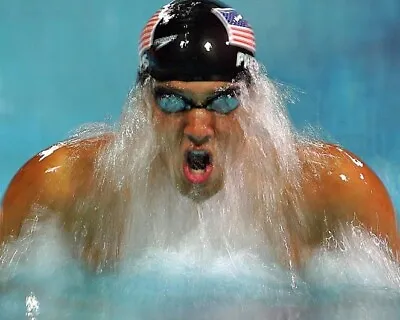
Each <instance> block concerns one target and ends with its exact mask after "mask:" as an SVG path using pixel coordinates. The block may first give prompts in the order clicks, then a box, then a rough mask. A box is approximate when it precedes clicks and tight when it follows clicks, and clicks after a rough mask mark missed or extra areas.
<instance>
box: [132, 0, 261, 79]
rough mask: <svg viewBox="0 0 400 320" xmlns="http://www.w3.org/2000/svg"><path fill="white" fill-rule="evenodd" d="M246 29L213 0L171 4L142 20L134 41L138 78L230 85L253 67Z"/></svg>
mask: <svg viewBox="0 0 400 320" xmlns="http://www.w3.org/2000/svg"><path fill="white" fill-rule="evenodd" d="M255 47H256V44H255V38H254V32H253V30H252V28H251V26H250V25H249V24H248V22H247V21H246V20H244V19H243V17H242V16H241V15H240V14H239V13H238V12H237V11H236V10H235V9H233V8H230V7H228V6H226V5H225V4H223V3H222V2H220V1H214V0H203V1H195V0H176V1H173V2H171V3H169V4H167V5H165V6H164V7H162V8H161V9H160V10H158V11H157V12H156V13H155V14H154V15H153V16H152V17H151V18H150V20H149V21H148V22H147V24H146V26H145V28H144V29H143V32H142V34H141V38H140V43H139V59H140V66H139V77H138V81H143V80H144V79H145V78H146V76H148V75H150V76H151V77H153V78H155V79H156V80H159V81H169V80H180V81H232V80H234V79H237V78H238V77H240V76H241V75H245V74H246V73H247V74H248V72H246V71H248V68H249V66H250V65H251V64H252V63H254V61H255V60H254V54H255Z"/></svg>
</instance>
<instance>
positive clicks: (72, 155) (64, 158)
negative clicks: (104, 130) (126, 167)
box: [0, 134, 113, 241]
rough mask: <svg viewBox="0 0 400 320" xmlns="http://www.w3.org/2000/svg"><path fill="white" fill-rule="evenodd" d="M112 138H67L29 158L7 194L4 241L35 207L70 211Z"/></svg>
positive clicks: (2, 209) (3, 210)
mask: <svg viewBox="0 0 400 320" xmlns="http://www.w3.org/2000/svg"><path fill="white" fill-rule="evenodd" d="M112 140H113V135H112V134H104V135H101V136H96V137H92V138H87V139H79V140H78V139H71V140H66V141H63V142H60V143H57V144H55V145H52V146H50V147H49V148H46V149H44V150H42V151H41V152H39V153H38V154H36V155H35V156H33V157H32V158H31V159H29V160H28V161H27V162H26V163H25V164H24V165H23V166H22V167H21V168H20V169H19V170H18V172H17V173H16V174H15V176H14V177H13V178H12V180H11V182H10V183H9V185H8V188H7V190H6V192H5V194H4V197H3V200H2V203H1V207H0V213H1V215H2V224H1V230H2V232H0V241H1V238H4V235H8V234H18V233H19V228H20V225H21V223H22V221H23V220H24V219H25V218H26V216H27V215H28V214H29V213H30V212H31V211H32V210H33V209H34V207H35V206H38V207H44V208H46V209H50V210H53V211H63V210H67V209H66V208H67V207H68V205H69V204H70V203H72V201H73V199H74V197H75V196H76V195H77V192H79V190H78V189H79V188H82V186H84V185H85V184H88V183H90V180H91V179H92V177H93V170H94V165H95V161H96V158H97V156H98V155H99V154H100V152H101V151H102V150H103V149H104V148H105V147H106V146H107V145H108V144H109V143H110V142H111V141H112Z"/></svg>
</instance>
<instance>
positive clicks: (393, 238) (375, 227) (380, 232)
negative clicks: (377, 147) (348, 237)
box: [325, 148, 400, 260]
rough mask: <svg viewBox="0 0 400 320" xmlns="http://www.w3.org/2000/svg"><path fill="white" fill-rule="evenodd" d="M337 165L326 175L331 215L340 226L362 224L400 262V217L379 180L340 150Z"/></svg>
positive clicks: (328, 208) (366, 167) (363, 164)
mask: <svg viewBox="0 0 400 320" xmlns="http://www.w3.org/2000/svg"><path fill="white" fill-rule="evenodd" d="M332 154H333V156H334V157H333V158H332V161H334V162H335V164H334V165H333V166H332V170H331V171H330V172H329V173H326V175H325V179H326V181H325V189H326V190H325V194H326V198H327V200H328V205H327V211H326V212H327V214H328V216H330V217H329V218H330V220H331V221H333V223H334V224H335V225H336V227H337V226H338V225H343V224H349V223H350V224H359V225H361V226H363V227H364V228H365V229H366V230H368V231H370V232H372V233H374V234H375V235H377V236H379V237H380V238H382V239H385V240H387V242H388V244H389V246H390V248H391V249H392V250H393V254H394V257H395V258H396V259H397V260H398V258H399V250H400V242H399V235H398V231H397V223H396V213H395V209H394V207H393V204H392V201H391V199H390V196H389V194H388V192H387V190H386V188H385V186H384V185H383V183H382V181H381V180H380V179H379V178H378V176H377V175H376V174H375V173H374V172H373V171H372V170H371V169H370V168H369V167H368V166H367V165H366V164H365V163H363V162H362V161H361V160H360V159H359V158H357V157H356V156H355V155H354V154H352V153H350V152H348V151H346V150H343V149H340V148H339V149H337V148H336V151H333V152H332Z"/></svg>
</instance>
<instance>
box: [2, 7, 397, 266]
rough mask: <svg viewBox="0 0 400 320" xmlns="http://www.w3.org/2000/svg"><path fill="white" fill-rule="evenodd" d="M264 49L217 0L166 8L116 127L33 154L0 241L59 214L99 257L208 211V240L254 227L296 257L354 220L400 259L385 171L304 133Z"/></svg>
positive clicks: (192, 223)
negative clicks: (261, 59) (268, 71)
mask: <svg viewBox="0 0 400 320" xmlns="http://www.w3.org/2000/svg"><path fill="white" fill-rule="evenodd" d="M255 51H256V42H255V38H254V33H253V30H252V28H251V26H250V25H249V23H248V22H247V21H246V20H245V19H244V18H243V16H242V15H240V14H239V13H238V12H237V11H236V10H234V9H232V8H230V7H228V6H226V5H225V4H223V3H221V2H219V1H214V0H204V1H186V0H183V1H173V2H171V3H170V4H168V5H166V6H164V7H163V8H161V9H160V10H159V11H157V12H156V13H155V14H154V15H153V16H152V17H151V19H150V20H149V21H148V22H147V24H146V25H145V27H144V29H143V32H142V33H141V35H140V44H139V57H140V59H139V60H140V63H139V68H138V76H137V83H136V85H135V86H134V88H133V89H132V91H131V92H130V95H129V97H128V102H127V105H126V108H125V109H124V111H123V114H122V117H121V121H120V123H119V127H118V128H116V129H114V130H110V132H103V133H97V134H94V135H93V136H90V137H87V136H83V135H82V136H80V135H78V136H76V137H74V138H73V139H70V140H67V141H64V142H61V143H58V144H56V145H54V146H51V147H50V148H48V149H46V150H44V151H42V152H40V153H38V154H37V155H36V156H34V157H33V158H32V159H30V160H29V161H28V162H27V163H26V164H25V165H24V166H23V167H22V168H21V169H20V170H19V171H18V172H17V173H16V175H15V176H14V178H13V179H12V181H11V182H10V184H9V186H8V189H7V190H6V192H5V195H4V198H3V200H2V204H1V228H0V241H1V242H2V243H3V244H4V243H7V242H9V241H10V240H13V239H16V238H18V236H19V235H21V234H22V233H23V230H24V228H25V225H26V223H27V221H30V220H32V219H34V220H35V219H36V220H39V221H41V220H46V219H48V218H49V217H56V218H57V219H58V222H59V228H60V230H62V232H63V234H65V236H66V239H69V240H68V241H70V242H71V247H73V248H74V252H75V253H76V255H77V256H79V257H80V258H82V259H83V260H85V261H87V262H88V264H89V265H91V266H93V267H94V268H103V267H107V266H108V265H111V264H112V263H113V262H115V261H117V260H118V259H119V258H120V257H121V256H123V255H124V254H126V251H128V250H129V247H128V246H127V245H126V243H131V244H132V245H133V247H134V248H135V249H140V248H143V247H146V246H160V247H168V246H172V245H174V244H176V243H177V242H179V241H180V240H181V239H184V237H185V235H187V234H188V233H190V232H191V231H192V230H193V229H195V228H196V224H201V223H204V225H205V226H207V227H206V228H204V229H205V231H204V232H208V234H209V235H210V237H209V239H211V240H210V242H211V245H215V244H214V243H213V241H215V243H216V242H218V241H220V240H221V239H222V238H223V239H225V240H226V239H228V238H229V235H230V234H234V237H239V236H242V237H243V235H247V234H249V235H257V236H260V237H261V238H262V239H263V240H262V241H265V242H266V243H269V244H270V246H271V247H272V248H273V253H274V255H275V256H276V257H277V259H278V260H279V261H281V262H282V263H283V264H284V265H288V266H290V265H293V266H297V267H299V268H300V267H301V266H302V265H303V264H304V263H306V262H307V260H308V259H310V258H311V257H312V254H313V252H315V250H318V248H320V247H322V246H324V245H325V244H326V242H327V239H330V238H331V237H338V238H340V232H342V230H343V229H344V228H345V227H346V226H349V225H352V226H356V227H360V228H363V230H366V231H367V232H371V233H373V234H375V235H376V236H378V237H380V238H381V239H383V240H384V241H387V243H388V245H389V247H390V248H391V249H392V253H393V258H394V259H396V258H397V252H398V250H399V241H398V234H397V229H396V220H395V210H394V208H393V205H392V202H391V199H390V198H389V195H388V193H387V191H386V189H385V187H384V185H383V184H382V182H381V181H380V180H379V178H378V177H377V175H376V174H375V173H374V172H373V171H372V170H371V169H370V168H369V167H368V166H367V165H366V164H365V163H364V162H362V161H361V160H360V159H359V158H358V157H357V156H356V155H354V154H352V153H351V152H349V151H347V150H344V149H343V148H341V147H339V146H337V145H332V144H328V143H323V142H319V141H315V140H312V139H306V138H304V137H302V136H301V135H300V134H298V133H296V132H295V130H294V129H293V128H292V126H291V124H290V121H289V120H288V117H287V115H286V112H285V108H284V99H283V98H282V95H280V94H279V91H278V90H277V88H276V86H274V84H273V83H272V82H271V81H270V80H269V79H268V78H267V77H266V75H265V74H264V73H263V71H262V67H260V65H259V64H258V62H257V61H256V58H255ZM204 221H212V223H211V222H210V223H209V224H206V223H205V222H204ZM228 226H229V228H228ZM228 229H229V230H228ZM135 234H137V235H138V236H136V237H135ZM218 236H220V238H219V239H217V238H218ZM129 237H130V238H129ZM128 238H129V239H130V240H129V241H127V239H128ZM156 240H157V241H156ZM225 240H224V241H225ZM221 241H222V240H221ZM222 242H223V241H222Z"/></svg>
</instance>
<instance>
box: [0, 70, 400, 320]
mask: <svg viewBox="0 0 400 320" xmlns="http://www.w3.org/2000/svg"><path fill="white" fill-rule="evenodd" d="M253 78H254V86H252V88H251V89H249V88H247V87H246V86H245V85H242V95H241V99H242V100H243V101H242V105H243V108H241V109H240V110H238V121H239V122H240V125H241V128H242V129H243V132H244V136H245V140H246V141H247V142H248V143H247V144H245V145H243V149H241V150H239V152H237V149H235V147H234V144H235V143H237V141H234V139H232V141H230V144H229V145H228V147H227V149H226V152H224V154H223V155H222V154H218V155H217V159H218V161H220V162H221V163H223V164H224V168H225V171H224V179H225V181H224V187H223V189H222V190H220V191H219V192H218V193H217V194H216V195H214V196H212V197H211V198H210V199H207V200H205V201H203V202H195V201H192V200H190V199H189V198H187V197H184V196H182V195H181V193H180V192H179V190H178V189H177V188H176V187H175V185H174V183H173V181H172V180H171V171H170V169H169V168H168V165H167V164H165V163H164V162H162V161H160V158H159V154H160V153H162V152H164V153H166V154H169V155H170V156H171V157H173V149H172V148H171V147H170V146H169V145H168V143H167V141H165V140H163V137H159V136H157V134H156V133H155V132H154V130H153V127H152V123H151V107H150V105H149V103H148V99H146V92H147V91H146V90H147V89H146V86H150V85H151V80H149V81H147V82H146V83H145V84H144V87H143V88H136V89H135V90H132V92H131V93H130V95H129V98H128V103H127V106H126V108H125V110H124V113H123V116H122V119H121V123H120V126H119V127H118V128H115V129H114V136H115V139H114V140H113V142H112V143H110V145H108V146H107V147H106V149H105V150H104V151H103V152H102V153H101V154H99V156H98V159H97V163H96V172H95V177H96V180H97V188H95V189H94V190H92V193H91V194H88V195H86V196H85V197H84V198H83V199H81V198H80V199H78V200H77V201H76V203H75V204H74V209H75V214H76V219H75V220H76V222H75V224H74V225H73V226H72V228H71V231H72V234H73V239H71V238H69V237H67V235H65V234H63V233H61V232H60V231H59V228H60V221H57V220H56V219H54V220H48V221H41V219H40V216H41V215H40V212H41V210H42V209H40V208H39V209H38V210H37V212H36V213H37V214H36V215H33V217H32V218H31V219H30V220H28V221H27V222H26V224H25V225H24V229H23V232H22V235H21V236H20V238H19V239H18V240H15V241H13V242H10V243H9V244H7V245H6V246H4V247H3V248H2V254H1V260H0V262H1V265H2V268H1V271H0V288H1V295H0V312H1V313H2V314H1V315H0V318H1V319H20V318H23V317H26V318H28V319H187V318H189V317H190V318H191V319H243V318H244V317H248V318H252V319H265V318H271V319H343V318H345V317H346V318H349V319H378V317H379V319H382V318H383V319H396V318H398V315H400V270H399V268H398V267H397V266H396V265H395V264H394V263H393V262H391V260H390V259H389V258H388V256H389V255H388V250H387V249H386V244H385V243H383V242H382V241H380V240H379V239H377V238H376V237H374V236H373V235H370V234H368V233H366V232H363V231H362V230H360V229H359V228H357V227H354V226H347V227H346V228H344V229H343V232H341V237H340V238H338V239H333V240H334V241H333V243H334V245H335V246H336V248H334V249H333V250H332V249H328V248H323V249H321V250H320V251H319V252H316V253H315V254H314V256H313V259H312V260H310V261H309V263H308V264H307V265H306V266H305V268H304V270H302V272H301V273H300V274H299V273H297V272H296V271H295V270H294V268H293V266H292V264H291V254H290V252H289V251H290V250H289V242H290V238H289V236H288V235H289V230H291V231H293V230H296V231H297V232H298V233H300V234H301V233H302V232H304V230H302V229H301V228H302V225H303V222H304V221H303V220H304V217H303V215H302V205H301V201H302V197H301V192H300V184H299V172H300V163H299V159H298V157H297V153H296V143H299V142H300V143H312V142H310V141H308V140H307V139H305V138H303V137H300V136H299V135H297V134H296V133H295V132H294V130H293V129H292V127H291V125H290V122H289V121H288V119H287V116H286V114H285V110H284V103H285V101H284V99H283V96H282V95H280V94H279V93H278V92H277V90H276V89H275V87H274V85H273V84H272V83H271V82H270V81H269V80H268V79H267V78H266V77H265V76H264V75H263V74H262V71H260V70H255V71H254V75H253ZM108 129H109V128H106V127H105V126H103V125H100V126H93V125H90V126H86V127H84V128H82V129H80V131H79V132H78V133H77V134H75V135H74V136H73V138H74V139H75V140H76V139H83V138H86V137H88V136H91V135H93V134H103V133H104V132H105V131H107V130H108ZM235 150H236V151H235ZM288 186H289V187H288ZM126 190H129V193H128V197H122V196H121V195H124V196H126ZM283 203H284V204H285V205H283ZM90 208H95V210H92V211H90V210H89V211H88V209H90ZM288 208H290V212H288V210H287V209H288ZM88 212H93V214H88ZM91 226H92V227H91ZM93 226H94V229H95V232H94V234H92V238H91V240H92V241H93V243H94V245H95V246H97V247H98V248H101V250H100V262H99V265H98V266H97V271H98V272H97V273H95V272H93V271H89V270H88V269H87V268H86V267H85V265H84V264H83V263H82V262H81V261H80V260H79V259H76V258H74V257H75V256H76V255H78V256H79V255H83V252H84V249H83V247H84V244H85V242H86V241H87V237H88V230H90V229H93ZM331 240H332V239H331ZM272 249H273V250H272ZM282 256H283V257H284V259H283V260H287V261H289V262H288V267H289V268H283V267H281V265H280V264H279V263H278V261H279V259H281V258H282Z"/></svg>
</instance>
